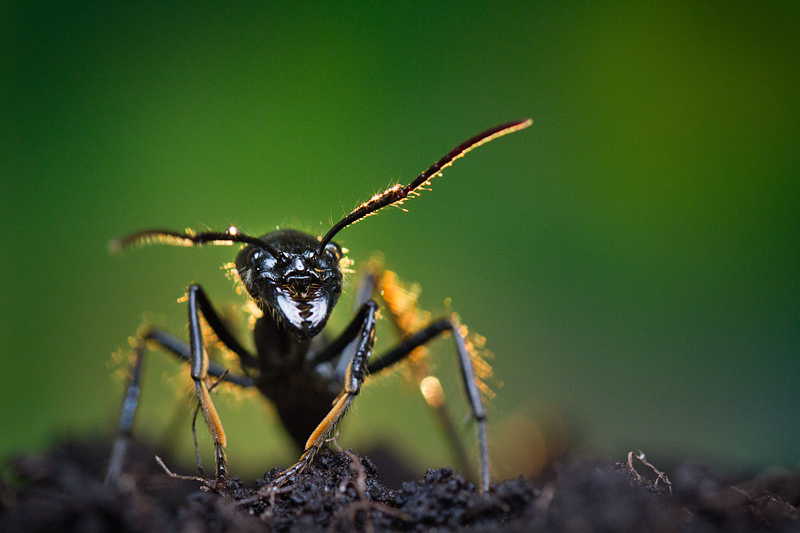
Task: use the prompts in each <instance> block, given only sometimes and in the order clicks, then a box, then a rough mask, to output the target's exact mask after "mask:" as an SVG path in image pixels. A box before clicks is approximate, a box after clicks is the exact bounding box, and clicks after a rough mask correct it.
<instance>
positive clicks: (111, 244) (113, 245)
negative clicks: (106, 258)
mask: <svg viewBox="0 0 800 533" xmlns="http://www.w3.org/2000/svg"><path fill="white" fill-rule="evenodd" d="M123 248H125V245H124V244H123V243H122V240H120V239H111V240H110V241H108V253H110V254H112V255H116V254H118V253H120V252H121V251H122V249H123Z"/></svg>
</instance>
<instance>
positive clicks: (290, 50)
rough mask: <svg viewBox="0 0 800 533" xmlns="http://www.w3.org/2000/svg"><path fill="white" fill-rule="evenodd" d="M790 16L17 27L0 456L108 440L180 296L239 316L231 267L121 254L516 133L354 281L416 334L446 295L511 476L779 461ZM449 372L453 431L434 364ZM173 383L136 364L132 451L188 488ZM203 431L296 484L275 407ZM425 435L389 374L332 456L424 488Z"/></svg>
mask: <svg viewBox="0 0 800 533" xmlns="http://www.w3.org/2000/svg"><path fill="white" fill-rule="evenodd" d="M797 6H798V4H797V3H795V2H787V3H786V4H769V5H767V6H760V7H756V6H751V5H750V4H749V3H742V4H741V5H736V4H732V3H720V4H719V5H718V6H716V7H715V6H695V5H694V3H686V4H685V5H683V6H681V5H675V4H674V3H672V2H670V3H665V5H660V6H658V5H648V6H644V5H643V4H641V3H639V2H629V3H604V4H602V5H600V4H593V3H592V4H573V3H564V4H557V3H549V4H542V5H535V4H534V3H483V2H475V3H458V4H457V5H456V4H455V3H441V2H425V3H415V2H398V3H359V4H355V5H351V6H349V7H348V8H347V9H344V8H341V7H331V6H329V5H327V4H326V3H322V2H320V3H306V4H293V3H286V4H281V5H278V4H272V3H251V2H236V3H225V4H222V3H220V4H217V3H207V2H201V3H195V2H183V3H163V2H108V3H99V2H98V3H92V4H89V5H81V4H75V3H38V2H37V3H27V4H26V3H17V4H15V5H13V6H12V5H5V6H4V7H3V8H2V12H1V16H2V28H3V29H2V31H0V49H1V50H2V54H0V80H1V81H0V106H1V107H0V146H1V147H2V156H1V157H0V173H1V174H2V184H3V185H2V194H1V195H0V207H2V215H1V216H2V219H1V220H2V223H3V230H2V232H0V239H1V240H0V245H1V246H2V250H3V259H4V260H3V263H4V267H3V269H2V276H0V298H1V299H2V304H3V305H2V311H0V312H2V318H1V319H0V328H2V329H0V331H2V336H1V337H0V338H2V355H1V356H2V369H3V375H4V382H3V386H2V387H0V406H2V412H1V413H0V417H1V418H2V420H1V423H0V427H2V431H1V432H0V454H2V455H3V456H7V455H8V454H10V453H12V452H16V451H19V450H22V449H28V448H34V449H43V448H45V447H46V446H48V445H49V443H51V442H52V441H53V440H54V439H56V438H58V437H59V436H62V435H65V434H72V435H76V434H77V435H93V434H97V435H108V434H110V432H111V431H112V430H113V428H114V425H115V419H116V416H117V412H118V409H119V406H120V401H121V394H122V381H121V380H120V379H119V378H118V377H116V375H117V374H118V373H119V372H118V370H119V368H120V367H119V365H118V364H116V363H114V362H113V360H112V352H115V351H116V352H122V351H124V350H125V349H126V347H127V338H128V337H129V336H131V335H132V334H134V332H135V331H136V329H137V327H138V326H139V325H140V324H141V323H142V320H143V319H146V320H147V321H148V322H150V323H153V324H157V325H160V326H164V327H167V328H169V329H171V330H173V331H176V332H179V333H182V334H184V333H185V320H186V318H185V315H186V309H185V305H184V304H180V303H178V302H177V299H178V298H179V297H180V296H181V295H182V294H183V291H184V290H185V287H186V285H187V284H188V283H189V282H191V281H196V282H199V283H201V284H203V286H204V287H206V289H207V290H208V291H209V293H210V294H211V297H212V299H213V300H214V301H215V302H218V303H219V304H220V305H221V304H223V303H225V302H231V301H240V300H237V297H236V295H235V293H234V292H233V290H232V288H231V282H230V281H229V280H227V279H226V278H225V276H224V274H223V272H221V271H220V265H221V264H222V263H224V262H226V261H230V260H232V259H233V257H234V255H235V249H231V248H229V247H219V248H213V249H211V248H205V249H181V248H170V247H159V246H153V247H148V248H142V249H138V250H134V251H131V252H130V253H126V254H123V255H122V256H111V255H109V254H108V252H107V248H106V245H107V243H108V241H109V240H110V239H112V238H114V237H117V236H120V235H123V234H126V233H128V232H131V231H134V230H139V229H143V228H147V227H164V228H173V229H183V228H185V227H192V228H194V229H197V230H202V229H207V228H214V229H224V228H226V227H227V226H229V225H231V224H236V225H238V226H239V227H241V228H242V229H243V230H245V231H247V232H251V233H256V234H259V233H264V232H267V231H270V230H272V229H274V228H275V226H276V225H280V226H281V227H299V228H301V229H304V230H307V231H310V232H313V233H317V234H322V233H324V232H325V231H326V230H327V229H328V228H329V227H330V224H331V222H332V221H335V220H337V219H338V218H339V217H340V216H342V215H343V214H344V213H345V212H347V211H348V210H349V209H351V208H352V207H354V206H355V205H356V204H357V203H358V202H360V201H362V200H364V199H366V198H367V197H369V196H370V195H371V194H373V193H375V192H378V191H380V190H382V189H383V188H384V187H385V186H387V185H389V184H391V183H394V182H396V181H408V180H410V179H411V178H413V177H414V176H416V174H417V173H418V172H420V171H421V170H423V169H424V168H425V167H427V165H429V164H430V163H432V162H433V161H434V160H436V159H437V158H438V157H440V156H441V155H443V154H444V153H446V152H447V151H448V150H450V149H451V148H452V147H453V146H455V145H456V144H458V143H460V142H461V141H463V140H465V139H466V138H468V137H470V136H472V135H473V134H475V133H477V132H479V131H481V130H483V129H485V128H487V127H490V126H493V125H495V124H498V123H500V122H503V121H506V120H511V119H516V118H524V117H531V118H533V119H534V125H533V127H532V128H530V129H528V130H525V131H523V132H520V133H515V134H514V135H511V136H509V137H505V138H502V139H499V140H497V141H494V142H493V143H491V144H489V145H487V146H484V147H481V148H480V149H478V150H476V151H474V152H472V153H470V154H469V156H468V157H466V158H464V159H462V160H460V161H458V162H457V163H456V164H455V165H454V167H453V168H451V169H448V171H446V172H445V174H444V176H443V177H441V178H437V179H436V180H435V181H434V182H433V191H431V192H427V193H424V194H423V195H422V197H420V198H418V199H415V200H413V201H412V202H409V203H407V204H406V205H405V207H407V208H408V211H409V212H408V213H403V212H402V211H400V210H397V209H387V210H385V212H382V213H381V214H380V215H379V216H376V217H371V218H369V219H368V220H365V221H363V222H362V223H359V224H357V225H355V226H354V227H352V228H349V229H347V230H346V231H344V232H342V233H341V234H340V235H339V237H338V239H337V240H338V241H339V242H340V243H341V244H342V245H343V246H346V247H347V248H349V249H350V250H351V253H350V257H351V258H352V259H354V260H355V261H356V266H358V264H359V263H361V262H363V261H364V260H366V259H367V258H369V257H370V255H371V254H372V252H374V251H375V250H380V251H382V252H383V253H384V254H385V257H386V262H387V266H389V267H390V268H392V269H393V270H396V271H397V272H399V273H400V274H401V275H402V276H403V277H404V278H405V279H407V280H411V281H417V282H419V283H420V284H421V285H422V288H423V291H422V296H421V301H422V304H423V305H424V307H426V308H427V309H430V310H432V311H434V312H443V311H444V310H445V305H444V300H445V298H446V297H451V298H452V302H453V308H454V309H456V310H458V311H459V312H460V314H461V317H462V319H463V321H464V322H465V323H466V324H468V325H470V326H471V327H472V329H474V330H475V331H478V332H480V333H481V334H483V335H485V336H486V337H487V338H488V347H489V348H490V349H491V350H492V351H493V352H494V353H495V354H496V358H495V359H494V360H493V364H494V367H495V371H496V374H497V378H496V379H495V380H494V381H493V382H492V384H493V386H494V388H495V389H496V391H497V397H496V398H495V400H494V401H493V402H492V404H491V407H490V416H491V417H492V418H491V425H490V436H491V434H493V435H494V436H495V439H494V440H495V441H497V440H500V439H502V440H503V441H504V443H503V444H505V445H506V447H507V449H511V450H512V451H511V452H507V453H506V454H505V455H509V456H511V455H514V454H515V453H516V454H519V455H525V454H526V453H528V448H527V447H528V446H529V439H530V437H529V436H525V435H522V434H521V433H523V432H522V430H521V429H520V427H519V425H518V422H516V421H519V420H526V421H527V422H530V423H531V424H535V425H537V426H538V427H539V428H540V429H541V431H542V432H544V433H547V431H548V429H547V428H548V427H551V428H553V427H555V428H559V429H557V430H554V431H557V432H558V433H559V435H561V433H560V432H562V431H564V430H565V429H566V431H568V432H569V439H570V442H571V443H572V444H573V445H574V446H575V447H576V448H577V449H580V450H583V451H586V452H590V453H608V454H611V456H613V457H615V458H622V457H624V454H625V453H627V451H629V450H632V449H642V450H644V451H645V452H647V453H648V457H650V458H651V460H654V461H655V460H658V459H661V460H662V461H666V460H668V459H674V458H680V459H696V460H702V461H708V462H712V463H713V464H716V465H720V466H725V467H729V468H760V467H765V466H769V465H786V466H792V465H797V461H798V459H799V458H800V454H798V451H799V450H798V445H797V443H798V442H800V409H798V408H799V407H800V388H798V380H799V378H800V364H799V363H798V355H800V277H799V275H800V179H798V178H799V177H800V176H799V174H800V142H799V141H800V135H798V134H799V133H800V98H799V97H800V74H799V73H800V53H798V52H800V8H798V7H797ZM349 314H350V303H349V302H343V303H342V304H341V305H340V307H339V308H337V312H336V314H335V316H334V319H333V327H334V328H341V327H343V326H344V324H345V323H346V321H347V320H348V318H349ZM390 341H391V338H390V335H386V334H382V335H381V336H380V338H379V342H380V343H381V346H384V347H385V346H388V345H389V343H390ZM435 352H436V353H435V360H436V361H437V362H438V364H439V369H440V370H439V373H440V374H441V375H442V376H444V378H445V387H447V390H448V392H450V398H451V399H452V403H453V404H454V411H455V412H456V417H457V418H458V419H459V420H460V419H461V417H462V416H463V415H464V413H465V412H466V411H465V409H464V408H463V403H464V402H463V398H462V395H461V393H460V392H459V391H458V390H457V380H456V379H455V377H456V370H455V365H454V363H453V357H452V355H451V353H452V348H451V345H450V343H449V342H440V343H439V344H438V345H437V347H436V349H435ZM181 375H182V373H181V372H180V369H179V368H178V367H177V366H176V365H175V364H174V363H173V362H172V361H170V360H169V359H168V358H167V357H164V356H161V355H155V356H152V357H150V358H149V359H148V367H147V378H146V383H145V387H146V388H145V391H144V398H143V405H142V411H141V412H140V417H139V419H138V422H137V424H138V426H137V430H138V431H139V433H140V434H141V435H143V436H145V437H146V438H148V439H150V440H152V441H153V442H163V440H164V439H168V438H171V437H169V436H174V435H177V436H178V438H179V440H180V441H181V446H183V448H184V452H182V455H183V457H184V458H185V460H186V461H187V463H191V462H192V460H193V454H192V452H191V445H190V442H191V436H190V430H189V420H190V412H191V407H190V405H191V404H190V402H189V399H190V397H189V395H188V389H187V388H186V386H185V381H182V379H183V378H181V377H179V376H181ZM500 382H502V386H500ZM218 403H219V405H220V410H221V411H222V416H223V420H224V421H225V423H226V428H227V430H228V437H229V441H230V444H229V454H230V461H231V468H232V470H233V471H234V472H236V473H242V474H243V473H244V472H250V471H253V472H257V471H259V470H260V471H262V472H263V471H264V470H265V469H266V468H270V467H272V466H275V465H286V464H287V463H289V462H291V461H292V460H293V459H294V458H295V453H294V452H293V451H292V449H291V446H290V445H289V442H288V440H287V439H286V437H285V436H284V435H283V434H282V433H281V432H280V430H279V429H278V426H277V425H276V423H275V421H274V416H272V415H271V413H270V411H269V408H268V407H267V406H266V405H265V404H264V403H263V402H260V401H257V400H252V399H251V400H247V399H245V400H239V399H237V398H230V397H228V398H221V399H220V400H219V402H218ZM527 422H526V423H527ZM523 425H524V424H523ZM433 428H434V426H433V422H432V417H431V416H430V415H429V414H428V413H427V412H426V411H425V409H424V405H423V402H422V400H421V398H420V396H419V394H417V393H415V390H414V387H413V386H412V385H409V384H408V383H405V382H403V381H402V380H401V379H400V378H397V377H394V378H386V379H381V380H377V382H376V383H374V384H373V385H372V386H370V387H368V388H367V390H366V391H365V393H364V395H363V397H362V398H360V400H359V401H358V402H357V404H356V408H355V410H354V412H353V413H351V414H350V416H349V419H348V420H347V422H346V424H345V428H344V429H345V431H344V433H343V436H342V441H343V444H346V445H348V446H352V447H354V448H355V449H365V448H367V447H368V446H371V445H373V444H375V443H381V442H384V443H385V442H389V443H392V442H393V443H394V445H395V446H396V447H397V448H399V449H400V450H401V451H400V452H399V453H401V454H402V455H403V456H404V457H406V458H407V459H408V461H409V462H412V463H413V464H416V465H418V467H419V469H420V473H422V471H423V470H422V468H423V467H424V466H440V465H444V464H448V461H449V459H448V454H447V449H446V445H445V444H444V443H443V442H441V441H440V440H437V438H436V435H437V433H436V432H435V430H434V429H433ZM515 428H516V429H517V430H518V433H519V435H517V436H515V435H516V434H515ZM170 429H171V432H170V431H169V430H170ZM464 432H465V435H466V436H467V438H472V432H471V428H465V429H464ZM501 435H502V437H501ZM517 437H518V439H517ZM545 437H546V438H549V439H555V440H560V438H561V437H558V436H556V437H552V436H549V437H548V436H547V435H546V436H545ZM202 446H203V447H204V450H205V451H206V452H207V451H208V449H209V448H210V446H209V444H208V439H205V440H204V443H203V444H202ZM508 446H511V448H508ZM515 447H516V448H515ZM514 450H516V451H514ZM504 459H506V460H507V458H504ZM498 462H500V463H502V462H503V461H502V460H501V459H498ZM512 462H513V461H512ZM510 468H511V472H512V473H513V471H514V468H515V467H514V465H513V464H512V465H511V467H510ZM519 468H522V467H519ZM504 473H505V471H504Z"/></svg>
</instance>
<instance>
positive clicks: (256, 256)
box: [247, 248, 264, 265]
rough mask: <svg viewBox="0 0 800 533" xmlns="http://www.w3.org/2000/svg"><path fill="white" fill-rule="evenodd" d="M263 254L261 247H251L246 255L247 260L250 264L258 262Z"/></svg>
mask: <svg viewBox="0 0 800 533" xmlns="http://www.w3.org/2000/svg"><path fill="white" fill-rule="evenodd" d="M263 255H264V250H262V249H261V248H253V249H252V250H250V253H249V254H248V256H247V262H248V263H250V264H251V265H252V264H255V263H258V262H259V260H260V259H261V257H262V256H263Z"/></svg>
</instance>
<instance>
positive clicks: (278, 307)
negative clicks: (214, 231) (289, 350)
mask: <svg viewBox="0 0 800 533" xmlns="http://www.w3.org/2000/svg"><path fill="white" fill-rule="evenodd" d="M259 241H262V245H258V244H250V245H248V246H246V247H245V248H243V249H242V251H241V252H239V255H237V256H236V270H237V271H238V273H239V277H240V279H241V280H242V284H243V285H244V287H245V288H246V289H247V292H248V293H249V294H250V296H251V297H252V298H253V299H254V300H255V301H256V303H257V304H258V306H259V307H260V308H261V309H262V310H263V311H265V312H269V313H270V314H271V315H272V317H273V318H274V319H275V320H276V321H277V322H279V323H281V324H283V325H284V326H285V327H286V328H287V329H288V330H289V331H291V332H292V333H294V335H295V336H297V337H298V338H300V339H309V338H311V337H314V336H315V335H317V334H318V333H319V332H320V331H322V328H324V327H325V324H326V323H327V321H328V317H330V314H331V312H332V311H333V307H334V306H335V305H336V302H337V301H338V300H339V295H340V294H341V293H342V270H341V268H340V267H339V261H340V260H341V258H342V249H341V248H340V247H339V245H338V244H336V243H333V242H329V243H327V244H326V245H325V246H322V247H320V241H319V239H318V238H316V237H313V236H311V235H308V234H307V233H303V232H300V231H294V230H279V231H275V232H273V233H269V234H267V235H264V236H262V237H260V238H259Z"/></svg>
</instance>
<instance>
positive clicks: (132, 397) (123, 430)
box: [104, 285, 255, 485]
mask: <svg viewBox="0 0 800 533" xmlns="http://www.w3.org/2000/svg"><path fill="white" fill-rule="evenodd" d="M198 310H199V311H200V312H202V313H203V316H204V317H205V319H206V322H207V323H208V324H209V326H210V327H211V328H212V330H213V331H214V333H215V334H216V335H217V337H218V338H219V339H220V341H221V342H222V343H223V344H224V345H225V346H226V347H227V348H228V349H230V350H231V351H233V352H235V353H236V354H237V355H238V356H239V359H240V361H241V363H242V368H243V369H244V370H245V372H246V371H247V369H248V367H252V366H253V361H255V357H254V356H253V355H252V354H250V353H249V352H247V350H245V349H244V348H243V347H242V346H241V345H240V344H239V343H238V342H237V341H236V340H235V339H234V337H233V335H231V333H230V332H229V331H228V330H227V328H226V327H225V326H224V324H223V322H222V320H220V318H219V316H218V315H217V314H216V312H215V311H214V309H213V307H212V306H211V304H210V302H209V301H208V298H206V296H205V294H204V293H203V292H202V289H201V288H200V287H199V286H197V285H193V286H192V287H190V289H189V322H190V330H192V329H193V327H192V326H191V324H192V323H194V324H196V325H197V328H196V329H197V330H198V331H199V317H198ZM192 317H194V318H192ZM192 338H193V339H195V338H196V337H195V336H194V335H193V336H192ZM148 343H155V344H156V345H157V346H158V347H160V348H162V349H164V350H166V351H167V352H169V353H171V354H172V355H174V356H176V357H178V358H179V359H181V360H182V361H185V362H187V363H190V364H191V367H192V368H191V372H192V378H193V379H195V376H198V377H202V376H205V381H208V377H209V376H211V377H215V378H217V382H219V381H223V380H224V381H225V382H227V383H233V384H235V385H238V386H240V387H254V386H255V382H254V381H253V379H252V378H251V377H250V376H248V375H241V374H231V373H229V372H228V370H227V369H226V368H225V367H223V366H222V365H220V364H218V363H215V362H214V361H210V360H209V359H208V357H207V355H206V354H205V350H204V347H203V342H202V332H201V334H200V338H199V342H195V343H194V344H195V346H192V345H191V344H187V343H186V342H184V341H183V340H181V339H179V338H178V337H176V336H175V335H173V334H171V333H169V332H166V331H162V330H157V329H154V330H148V331H146V332H145V333H144V334H141V335H140V336H139V339H138V342H137V344H136V348H135V353H134V361H133V365H132V366H131V378H130V382H129V384H128V388H127V391H126V393H125V399H124V401H123V405H122V412H121V415H120V421H119V426H118V430H117V437H116V439H115V441H114V445H113V448H112V452H111V458H110V459H109V463H108V470H107V472H106V477H105V481H104V482H105V484H107V485H108V484H113V483H116V482H117V480H118V479H119V476H120V475H121V474H122V467H123V463H124V461H125V455H126V451H127V447H128V443H129V441H130V438H131V433H132V426H133V419H134V415H135V414H136V409H137V407H138V403H139V396H140V392H141V380H142V367H143V363H144V355H145V352H146V350H147V345H148ZM196 347H199V353H200V355H199V357H196V354H197V353H198V350H197V348H196ZM195 360H197V361H198V362H199V364H195V362H194V361H195ZM203 361H205V363H204V362H203ZM197 367H199V371H196V368H197ZM195 383H197V380H196V379H195ZM213 386H214V385H212V386H211V387H213ZM211 387H209V386H208V385H207V384H206V386H205V389H206V394H205V395H203V396H204V397H208V392H209V391H210V389H211ZM197 388H198V386H197V384H196V385H195V390H196V392H197ZM202 388H203V387H202V386H201V389H202ZM201 394H202V393H201ZM198 399H201V397H200V396H198ZM208 401H209V402H210V397H209V398H208ZM205 405H208V402H206V403H205ZM199 407H200V408H201V409H203V416H204V418H205V419H206V421H207V422H208V419H207V417H206V409H205V408H203V402H202V401H201V403H200V405H199ZM211 411H212V412H213V415H212V416H214V415H216V410H215V409H214V408H213V403H211ZM216 420H217V422H219V417H218V416H216ZM218 426H219V428H220V429H221V428H222V426H221V424H218ZM209 427H212V426H209ZM222 437H223V439H224V432H223V433H222ZM215 444H216V440H215ZM219 455H220V454H219V453H217V459H218V458H219ZM222 455H223V457H222V459H223V461H224V451H223V454H222ZM217 462H219V461H217ZM198 467H199V462H198ZM217 470H219V469H218V468H217ZM223 471H224V466H223Z"/></svg>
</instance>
